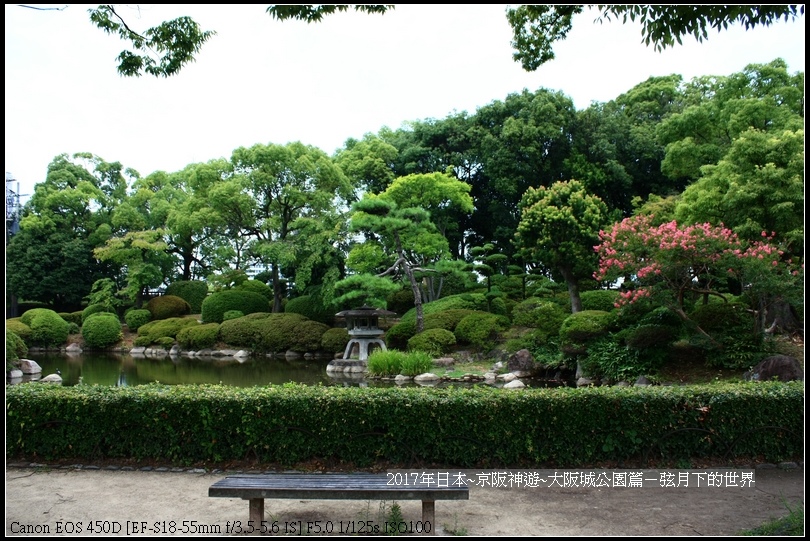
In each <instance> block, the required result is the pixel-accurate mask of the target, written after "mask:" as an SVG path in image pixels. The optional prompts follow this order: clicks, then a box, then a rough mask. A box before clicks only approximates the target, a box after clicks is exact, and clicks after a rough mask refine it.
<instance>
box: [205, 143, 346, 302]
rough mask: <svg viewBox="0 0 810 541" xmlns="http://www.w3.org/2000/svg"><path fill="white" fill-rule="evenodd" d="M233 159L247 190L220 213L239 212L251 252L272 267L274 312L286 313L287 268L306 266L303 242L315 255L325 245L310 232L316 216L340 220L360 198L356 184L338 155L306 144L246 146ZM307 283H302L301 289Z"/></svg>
mask: <svg viewBox="0 0 810 541" xmlns="http://www.w3.org/2000/svg"><path fill="white" fill-rule="evenodd" d="M231 163H232V165H233V170H234V180H235V182H236V183H238V186H241V190H240V192H232V193H231V198H230V201H232V202H233V203H235V205H234V206H232V207H231V208H230V209H220V212H223V211H229V210H231V211H233V212H238V213H239V215H238V216H237V218H238V219H239V220H240V223H239V226H240V227H241V228H242V229H243V230H244V231H245V232H247V234H248V235H249V237H250V239H251V245H250V251H251V252H252V254H253V255H254V256H255V257H256V259H257V260H258V261H259V262H260V263H261V264H263V265H266V266H268V267H269V268H270V271H271V273H272V279H273V294H274V301H273V311H274V312H280V311H281V310H282V300H283V299H284V297H285V296H286V279H287V278H288V276H285V273H284V269H295V268H296V266H298V267H299V268H300V266H301V265H302V264H303V263H304V261H303V260H302V259H301V253H300V250H301V247H302V246H303V245H306V244H309V246H310V248H309V252H308V253H310V254H311V253H312V251H313V250H317V249H319V248H321V247H317V248H313V247H312V244H311V243H312V242H315V240H316V239H320V240H321V241H323V242H326V239H327V238H328V236H327V237H324V236H322V235H308V236H306V237H305V236H304V235H305V234H306V233H311V228H312V227H313V220H315V221H318V220H320V221H321V223H323V224H333V223H335V222H334V220H335V219H336V217H335V215H336V214H340V213H341V211H342V210H344V209H345V208H346V205H347V202H348V201H349V200H351V199H353V198H354V193H355V192H354V188H353V186H352V185H351V183H350V182H349V180H348V179H347V178H346V176H345V175H344V174H343V172H342V171H341V169H340V168H339V167H338V166H337V165H336V164H335V163H334V161H333V159H332V158H330V157H329V156H327V155H326V154H325V153H324V152H323V151H322V150H320V149H318V148H315V147H312V146H307V145H304V144H302V143H300V142H294V143H289V144H287V145H273V144H269V145H261V144H259V145H254V146H252V147H250V148H245V147H241V148H238V149H236V150H234V152H233V154H232V156H231ZM238 186H237V184H234V185H233V186H231V187H230V189H232V190H233V189H234V188H237V187H238ZM240 194H241V195H240ZM316 223H317V222H316ZM304 224H306V225H307V227H306V228H305V227H303V225H304ZM309 261H311V259H310V260H309ZM293 273H294V271H290V272H288V273H287V274H293ZM301 279H303V275H301ZM306 285H307V284H304V283H298V284H296V287H298V288H304V287H305V286H306Z"/></svg>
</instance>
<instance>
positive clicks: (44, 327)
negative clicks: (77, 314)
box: [30, 309, 70, 347]
mask: <svg viewBox="0 0 810 541" xmlns="http://www.w3.org/2000/svg"><path fill="white" fill-rule="evenodd" d="M37 310H42V311H40V312H37V313H36V314H35V315H34V317H33V319H31V325H30V327H31V338H30V340H31V342H30V343H31V345H34V346H44V347H52V346H61V345H62V344H64V343H65V342H66V341H67V338H68V334H69V332H70V324H69V323H68V322H67V321H65V320H64V319H62V318H61V317H60V316H59V314H57V313H56V312H54V311H53V310H48V309H37Z"/></svg>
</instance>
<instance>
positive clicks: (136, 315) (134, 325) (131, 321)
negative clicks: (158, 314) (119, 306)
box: [124, 308, 152, 333]
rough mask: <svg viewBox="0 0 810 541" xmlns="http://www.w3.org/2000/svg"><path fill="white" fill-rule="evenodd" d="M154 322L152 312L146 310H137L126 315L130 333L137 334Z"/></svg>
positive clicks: (125, 320)
mask: <svg viewBox="0 0 810 541" xmlns="http://www.w3.org/2000/svg"><path fill="white" fill-rule="evenodd" d="M150 321H152V312H150V311H149V310H147V309H146V308H136V309H133V310H129V311H128V312H127V313H126V314H124V322H125V323H126V324H127V327H128V328H129V332H134V333H137V332H138V329H140V328H141V327H143V326H144V325H146V324H147V323H149V322H150Z"/></svg>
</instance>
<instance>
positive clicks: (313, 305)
mask: <svg viewBox="0 0 810 541" xmlns="http://www.w3.org/2000/svg"><path fill="white" fill-rule="evenodd" d="M284 311H285V312H287V313H294V314H301V315H302V316H305V317H307V318H308V319H311V320H312V321H318V322H320V323H326V324H327V325H331V324H332V323H334V321H335V314H334V312H333V311H332V310H330V309H329V308H327V307H326V306H324V305H323V302H321V299H320V298H319V297H315V296H313V295H301V296H300V297H295V298H294V299H290V300H288V301H287V303H286V304H285V305H284Z"/></svg>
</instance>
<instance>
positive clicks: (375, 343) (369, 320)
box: [335, 305, 397, 361]
mask: <svg viewBox="0 0 810 541" xmlns="http://www.w3.org/2000/svg"><path fill="white" fill-rule="evenodd" d="M396 315H397V314H396V312H391V311H388V310H382V309H378V308H372V307H371V306H367V305H363V306H361V307H360V308H356V309H354V310H344V311H342V312H338V313H337V314H335V316H336V317H342V318H345V319H346V330H347V331H348V333H349V337H350V340H349V343H348V344H346V350H345V351H344V352H343V358H344V359H352V358H356V359H358V360H360V361H367V360H368V356H369V354H370V353H371V352H372V351H374V349H375V348H379V349H382V350H383V351H385V349H386V347H385V342H384V341H383V340H382V338H381V337H382V335H383V333H384V332H385V331H383V330H382V329H380V327H379V320H380V316H382V317H390V316H396ZM355 351H356V353H357V356H356V357H352V355H353V354H354V353H355Z"/></svg>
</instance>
